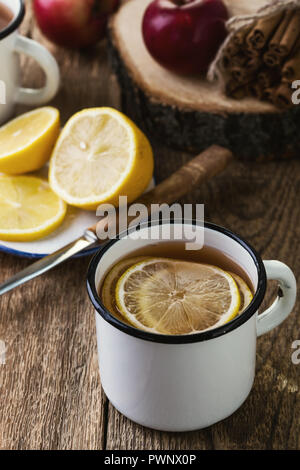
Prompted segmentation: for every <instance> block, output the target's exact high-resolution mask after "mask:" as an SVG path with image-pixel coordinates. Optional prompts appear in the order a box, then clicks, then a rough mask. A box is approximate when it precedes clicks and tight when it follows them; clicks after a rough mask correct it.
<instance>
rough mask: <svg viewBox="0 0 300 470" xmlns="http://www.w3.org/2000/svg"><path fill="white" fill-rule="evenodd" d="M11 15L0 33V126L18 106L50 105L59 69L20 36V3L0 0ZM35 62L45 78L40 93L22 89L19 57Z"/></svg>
mask: <svg viewBox="0 0 300 470" xmlns="http://www.w3.org/2000/svg"><path fill="white" fill-rule="evenodd" d="M1 3H2V4H4V5H5V6H7V7H8V8H9V10H11V11H12V13H13V19H12V21H11V22H10V23H9V24H8V26H7V27H6V28H4V29H2V30H1V31H0V124H1V123H3V122H5V121H6V120H7V119H9V118H10V117H11V115H12V114H13V111H14V107H15V105H16V104H17V103H22V104H27V105H37V106H38V105H42V104H45V103H46V102H47V101H50V100H51V99H52V98H53V97H54V95H55V94H56V92H57V90H58V87H59V81H60V77H59V69H58V65H57V63H56V61H55V59H54V57H53V56H52V55H51V54H50V52H48V51H47V49H46V48H45V47H43V46H41V45H40V44H39V43H37V42H36V41H33V40H32V39H28V38H26V37H23V36H20V35H19V34H18V31H17V30H18V27H19V26H20V24H21V22H22V20H23V18H24V13H25V8H24V3H23V1H22V0H1ZM20 53H21V54H26V55H27V56H30V57H32V58H33V59H35V60H36V61H37V62H38V63H39V65H40V66H41V67H42V69H43V70H44V72H45V75H46V84H45V86H44V87H43V88H41V89H31V88H22V87H21V85H20V83H21V69H20V61H19V54H20Z"/></svg>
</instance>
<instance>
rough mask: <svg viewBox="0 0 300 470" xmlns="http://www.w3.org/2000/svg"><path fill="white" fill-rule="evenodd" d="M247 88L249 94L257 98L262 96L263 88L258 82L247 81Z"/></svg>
mask: <svg viewBox="0 0 300 470" xmlns="http://www.w3.org/2000/svg"><path fill="white" fill-rule="evenodd" d="M248 90H249V92H250V94H251V95H253V96H255V97H256V98H258V99H259V100H261V99H263V98H264V89H263V87H262V86H261V84H260V83H259V82H252V83H249V85H248Z"/></svg>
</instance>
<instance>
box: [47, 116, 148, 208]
mask: <svg viewBox="0 0 300 470" xmlns="http://www.w3.org/2000/svg"><path fill="white" fill-rule="evenodd" d="M152 172H153V154H152V148H151V145H150V143H149V141H148V139H147V138H146V136H145V135H144V134H143V133H142V131H141V130H140V129H138V127H137V126H136V125H135V124H134V123H133V122H132V121H131V120H130V119H129V118H128V117H127V116H125V115H124V114H122V113H120V112H119V111H117V110H115V109H112V108H91V109H85V110H83V111H80V112H79V113H77V114H75V115H74V116H73V117H71V119H70V120H69V121H68V122H67V124H66V125H65V127H64V129H63V131H62V133H61V135H60V137H59V139H58V141H57V144H56V146H55V149H54V151H53V154H52V156H51V161H50V170H49V182H50V185H51V188H52V189H53V191H55V192H56V193H57V194H58V195H59V196H60V197H61V198H62V199H64V200H65V201H66V202H67V203H68V204H71V205H73V206H77V207H81V208H83V209H89V210H95V209H96V208H97V207H98V205H99V204H101V203H107V204H113V205H114V206H118V204H119V195H124V196H127V198H128V203H130V202H132V201H134V200H135V199H136V198H137V197H139V196H140V195H141V194H142V193H143V192H144V190H145V189H146V188H147V186H148V184H149V183H150V181H151V178H152Z"/></svg>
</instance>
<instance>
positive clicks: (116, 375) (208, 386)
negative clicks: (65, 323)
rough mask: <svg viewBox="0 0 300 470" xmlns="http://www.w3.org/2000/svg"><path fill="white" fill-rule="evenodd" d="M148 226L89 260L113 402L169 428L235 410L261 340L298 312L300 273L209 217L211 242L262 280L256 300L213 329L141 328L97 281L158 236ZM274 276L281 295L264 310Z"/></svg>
mask: <svg viewBox="0 0 300 470" xmlns="http://www.w3.org/2000/svg"><path fill="white" fill-rule="evenodd" d="M175 225H176V223H175ZM189 230H190V231H191V234H192V232H193V230H195V225H194V224H193V223H192V222H189V223H185V233H186V234H187V238H188V240H190V239H191V234H189V233H188V231H189ZM199 230H202V228H201V227H199ZM143 231H145V232H144V235H145V237H144V238H145V239H141V238H139V239H138V240H136V241H135V242H133V241H132V239H130V238H129V237H128V233H126V232H125V233H123V234H121V235H120V237H119V239H116V240H112V241H110V242H109V243H108V244H107V245H106V246H105V247H104V248H103V249H101V250H100V251H99V252H98V253H97V254H96V255H95V257H94V258H93V260H92V262H91V264H90V267H89V272H88V281H87V284H88V292H89V295H90V298H91V301H92V303H93V305H94V307H95V309H96V330H97V344H98V354H99V366H100V377H101V382H102V386H103V389H104V391H105V393H106V395H107V397H108V398H109V400H110V401H111V403H112V404H113V405H114V406H115V407H116V408H117V409H118V410H119V411H120V412H121V413H123V414H124V415H125V416H127V417H128V418H130V419H132V420H133V421H136V422H137V423H139V424H142V425H144V426H148V427H150V428H154V429H159V430H164V431H191V430H195V429H200V428H204V427H206V426H209V425H211V424H214V423H216V422H217V421H220V420H222V419H224V418H226V417H227V416H229V415H231V414H232V413H233V412H234V411H235V410H237V409H238V408H239V407H240V406H241V404H242V403H243V402H244V401H245V400H246V398H247V396H248V395H249V393H250V391H251V388H252V384H253V380H254V374H255V354H256V339H257V337H258V336H260V335H262V334H265V333H267V332H268V331H270V330H271V329H273V328H275V327H276V326H277V325H279V324H280V323H281V322H282V321H283V320H284V319H285V318H286V317H287V316H288V315H289V314H290V313H291V311H292V309H293V307H294V304H295V299H296V280H295V277H294V275H293V273H292V271H291V270H290V268H289V267H288V266H286V265H285V264H283V263H281V262H279V261H264V262H263V261H262V260H261V258H260V257H259V255H258V254H257V253H256V252H255V250H253V248H251V247H250V245H249V244H248V243H246V242H245V241H244V240H243V239H242V238H241V237H239V236H238V235H235V234H234V233H232V232H230V231H229V230H226V229H224V228H222V227H219V226H216V225H213V224H208V223H206V224H205V227H204V243H205V245H208V246H211V247H214V248H217V249H219V250H221V251H222V252H223V253H225V254H226V255H227V256H229V257H231V258H232V259H233V260H234V261H235V262H236V263H237V264H239V265H240V266H241V267H242V269H243V270H244V271H246V273H247V274H248V276H249V278H250V279H251V281H252V284H253V286H254V287H255V295H254V298H253V301H252V302H251V304H250V305H249V307H248V308H247V309H246V310H245V311H244V312H243V313H242V314H241V315H239V316H238V317H236V318H235V319H233V320H232V321H231V322H229V323H227V324H226V325H224V326H222V327H219V328H216V329H212V330H209V331H206V332H202V333H198V334H192V335H182V336H169V335H156V334H152V333H148V332H145V331H141V330H138V329H136V328H134V327H131V326H129V325H127V324H125V323H122V322H121V321H119V320H118V319H116V318H115V317H113V316H112V315H111V314H110V313H109V312H108V311H107V310H106V308H105V307H104V305H103V304H102V302H101V299H100V298H99V295H98V286H99V285H100V284H101V281H102V280H103V278H104V277H105V275H106V274H107V272H108V271H109V270H110V269H111V268H112V267H113V265H114V264H115V263H116V262H117V261H118V260H120V259H121V258H124V257H128V255H130V252H131V251H133V250H136V249H139V248H141V247H143V246H147V245H149V244H152V243H154V242H153V241H152V240H151V239H149V237H147V235H148V232H149V226H147V227H144V228H142V229H141V230H140V232H139V235H141V234H142V233H143ZM267 279H275V280H277V281H278V283H279V291H278V297H277V299H276V301H275V302H274V303H273V305H272V306H271V307H270V308H268V310H266V311H265V312H264V313H262V314H260V315H259V316H258V308H259V307H260V305H261V303H262V300H263V298H264V295H265V291H266V281H267Z"/></svg>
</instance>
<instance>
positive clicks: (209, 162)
mask: <svg viewBox="0 0 300 470" xmlns="http://www.w3.org/2000/svg"><path fill="white" fill-rule="evenodd" d="M232 159H233V154H232V152H231V151H230V150H228V149H226V148H224V147H220V146H218V145H212V146H211V147H209V148H208V149H206V150H205V151H204V152H202V153H200V154H199V155H197V157H195V158H193V159H192V160H190V161H189V162H188V163H186V164H185V165H183V166H182V167H181V168H180V169H179V170H177V171H175V173H173V174H172V175H171V176H169V177H168V178H167V179H165V180H164V181H162V182H161V183H160V184H158V185H157V186H155V188H153V189H152V190H151V191H149V192H147V193H145V194H143V195H142V196H141V197H140V198H138V199H137V200H136V201H135V203H139V204H144V205H145V206H146V207H147V209H148V211H149V210H150V208H151V204H163V203H165V204H172V203H174V202H175V201H178V200H179V199H181V198H182V197H183V196H185V195H186V194H187V193H189V192H190V191H192V190H193V189H195V188H197V187H198V186H199V185H200V184H201V183H203V182H205V181H208V180H209V179H211V178H212V177H213V176H215V175H217V174H218V173H221V172H222V171H223V170H225V168H226V167H227V166H228V165H229V163H230V162H231V160H232ZM128 219H129V220H128V223H130V218H128ZM99 224H101V225H99ZM107 224H108V217H105V218H103V219H101V220H100V221H99V222H98V223H97V224H96V225H94V226H93V227H90V228H89V230H91V231H92V232H94V233H96V232H97V227H98V228H99V229H101V231H102V232H103V230H105V227H106V226H107Z"/></svg>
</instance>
